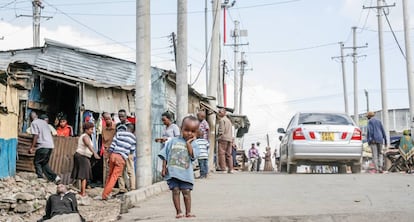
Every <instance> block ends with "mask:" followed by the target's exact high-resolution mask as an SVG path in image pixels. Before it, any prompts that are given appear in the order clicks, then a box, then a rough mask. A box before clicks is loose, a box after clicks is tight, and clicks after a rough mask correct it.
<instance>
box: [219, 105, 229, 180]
mask: <svg viewBox="0 0 414 222" xmlns="http://www.w3.org/2000/svg"><path fill="white" fill-rule="evenodd" d="M218 117H219V124H218V125H219V127H218V162H219V169H217V171H225V170H226V167H227V173H232V171H233V157H232V155H231V151H232V147H231V144H232V141H233V129H232V124H231V121H230V119H229V118H228V117H227V116H226V109H224V108H222V109H220V110H219V112H218Z"/></svg>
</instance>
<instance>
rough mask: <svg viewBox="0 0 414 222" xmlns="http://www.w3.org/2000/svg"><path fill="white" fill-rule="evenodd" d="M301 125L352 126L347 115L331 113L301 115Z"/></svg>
mask: <svg viewBox="0 0 414 222" xmlns="http://www.w3.org/2000/svg"><path fill="white" fill-rule="evenodd" d="M299 124H315V125H320V124H329V125H352V124H353V123H352V121H351V119H350V118H349V117H348V116H346V115H341V114H331V113H301V114H300V116H299Z"/></svg>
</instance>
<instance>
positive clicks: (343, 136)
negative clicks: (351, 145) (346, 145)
mask: <svg viewBox="0 0 414 222" xmlns="http://www.w3.org/2000/svg"><path fill="white" fill-rule="evenodd" d="M346 136H348V133H347V132H343V133H342V135H341V139H343V140H344V139H346Z"/></svg>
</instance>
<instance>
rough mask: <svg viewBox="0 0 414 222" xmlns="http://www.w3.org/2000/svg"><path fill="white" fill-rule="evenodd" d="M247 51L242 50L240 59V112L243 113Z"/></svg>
mask: <svg viewBox="0 0 414 222" xmlns="http://www.w3.org/2000/svg"><path fill="white" fill-rule="evenodd" d="M244 54H245V52H241V61H240V107H239V108H240V110H239V114H242V113H243V112H242V111H243V110H242V109H243V81H244V72H245V68H246V64H247V62H246V60H245V59H244Z"/></svg>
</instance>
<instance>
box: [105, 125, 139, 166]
mask: <svg viewBox="0 0 414 222" xmlns="http://www.w3.org/2000/svg"><path fill="white" fill-rule="evenodd" d="M136 145H137V139H136V137H135V135H134V134H133V133H131V132H123V131H121V132H117V133H116V135H115V137H114V140H113V141H112V143H111V146H110V147H109V152H111V153H118V154H121V156H122V157H123V158H124V159H127V158H128V155H129V154H133V153H134V152H135V147H136Z"/></svg>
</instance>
